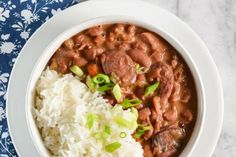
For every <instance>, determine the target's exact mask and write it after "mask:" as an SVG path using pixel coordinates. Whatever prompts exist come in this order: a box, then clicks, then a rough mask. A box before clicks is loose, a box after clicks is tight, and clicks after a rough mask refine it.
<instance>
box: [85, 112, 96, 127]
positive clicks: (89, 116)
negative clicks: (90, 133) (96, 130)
mask: <svg viewBox="0 0 236 157" xmlns="http://www.w3.org/2000/svg"><path fill="white" fill-rule="evenodd" d="M97 119H98V117H97V115H96V114H93V113H88V114H87V127H88V128H89V129H91V128H92V127H93V125H94V122H95V121H96V120H97Z"/></svg>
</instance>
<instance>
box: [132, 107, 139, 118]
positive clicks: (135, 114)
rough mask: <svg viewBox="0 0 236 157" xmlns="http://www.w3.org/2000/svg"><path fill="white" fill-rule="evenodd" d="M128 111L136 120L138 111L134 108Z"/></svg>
mask: <svg viewBox="0 0 236 157" xmlns="http://www.w3.org/2000/svg"><path fill="white" fill-rule="evenodd" d="M130 111H131V113H133V114H134V116H135V117H136V118H138V110H137V109H136V108H134V107H131V108H130Z"/></svg>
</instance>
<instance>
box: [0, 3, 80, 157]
mask: <svg viewBox="0 0 236 157" xmlns="http://www.w3.org/2000/svg"><path fill="white" fill-rule="evenodd" d="M78 2H79V0H0V32H1V33H0V137H1V138H0V139H1V140H0V157H17V153H16V151H15V149H14V146H13V144H12V141H11V137H10V135H9V132H8V127H7V120H6V105H7V104H6V91H7V85H8V80H9V76H10V73H11V69H12V67H13V65H14V62H15V60H16V57H17V56H18V54H19V52H20V50H21V48H22V47H23V46H24V44H25V43H26V41H27V40H28V39H29V38H30V36H31V35H32V34H33V32H34V31H35V30H36V29H37V28H39V27H40V26H41V25H42V24H43V23H44V22H45V21H47V20H48V19H49V18H50V17H51V16H53V15H54V14H55V13H57V12H59V11H61V10H63V9H65V8H67V7H69V6H71V5H73V4H76V3H78Z"/></svg>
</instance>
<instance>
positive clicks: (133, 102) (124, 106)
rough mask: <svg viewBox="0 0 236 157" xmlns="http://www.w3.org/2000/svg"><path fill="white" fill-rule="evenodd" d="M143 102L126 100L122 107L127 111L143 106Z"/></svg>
mask: <svg viewBox="0 0 236 157" xmlns="http://www.w3.org/2000/svg"><path fill="white" fill-rule="evenodd" d="M141 103H142V101H141V100H139V99H125V100H124V101H123V102H122V103H121V104H120V105H121V106H122V107H123V108H124V109H127V108H129V107H134V106H137V105H139V104H141Z"/></svg>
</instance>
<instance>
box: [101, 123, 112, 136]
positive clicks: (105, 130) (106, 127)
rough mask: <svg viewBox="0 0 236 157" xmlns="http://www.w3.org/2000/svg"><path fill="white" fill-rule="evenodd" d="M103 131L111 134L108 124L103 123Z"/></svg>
mask: <svg viewBox="0 0 236 157" xmlns="http://www.w3.org/2000/svg"><path fill="white" fill-rule="evenodd" d="M103 132H104V133H106V134H108V135H110V134H111V128H110V127H109V126H108V125H105V128H104V131H103Z"/></svg>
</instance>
